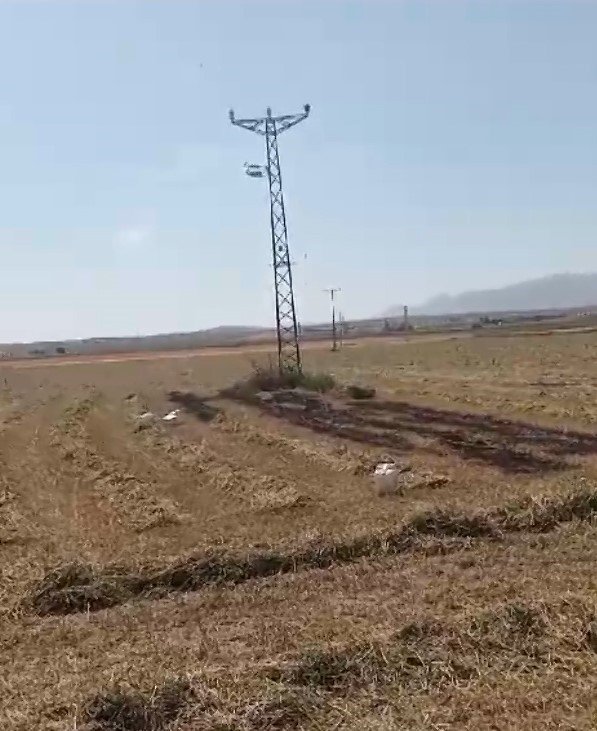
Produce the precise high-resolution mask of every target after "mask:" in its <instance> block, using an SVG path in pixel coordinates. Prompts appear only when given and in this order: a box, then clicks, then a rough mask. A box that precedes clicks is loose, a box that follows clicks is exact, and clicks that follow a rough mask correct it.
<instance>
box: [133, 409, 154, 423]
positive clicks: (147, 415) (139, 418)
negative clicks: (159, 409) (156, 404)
mask: <svg viewBox="0 0 597 731" xmlns="http://www.w3.org/2000/svg"><path fill="white" fill-rule="evenodd" d="M135 418H136V420H137V421H140V422H145V421H151V420H152V419H155V414H153V413H152V412H151V411H146V412H145V413H143V414H139V416H136V417H135Z"/></svg>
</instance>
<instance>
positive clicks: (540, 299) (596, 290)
mask: <svg viewBox="0 0 597 731" xmlns="http://www.w3.org/2000/svg"><path fill="white" fill-rule="evenodd" d="M591 306H597V274H554V275H553V276H549V277H541V278H540V279H530V280H527V281H525V282H519V283H518V284H511V285H509V286H507V287H501V288H500V289H482V290H473V291H470V292H462V293H461V294H456V295H449V294H440V295H438V296H437V297H433V298H431V299H430V300H427V302H424V303H423V304H421V305H419V306H417V307H412V308H411V312H412V314H413V315H448V314H454V315H457V314H464V313H467V312H507V311H509V310H515V311H525V310H551V309H554V310H558V309H567V308H569V307H570V308H571V307H591ZM385 314H386V316H387V317H392V316H398V315H401V314H402V307H398V306H395V307H392V308H390V309H389V310H388V311H387V312H386V313H385Z"/></svg>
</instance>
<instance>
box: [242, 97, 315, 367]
mask: <svg viewBox="0 0 597 731" xmlns="http://www.w3.org/2000/svg"><path fill="white" fill-rule="evenodd" d="M310 111H311V107H310V106H309V105H308V104H305V106H304V109H303V111H302V112H300V113H298V114H284V115H282V116H279V117H273V116H272V110H271V109H270V108H268V109H267V114H266V116H265V117H258V118H256V119H236V117H235V116H234V112H233V111H232V110H231V111H230V121H231V122H232V124H234V125H236V126H237V127H243V128H244V129H247V130H249V131H250V132H255V133H256V134H258V135H262V136H263V137H265V149H266V155H267V178H268V182H269V197H270V225H271V236H272V259H273V267H274V288H275V294H276V330H277V335H278V365H279V368H280V373H283V372H288V371H290V372H296V373H300V372H301V369H302V365H301V351H300V346H299V333H298V325H297V319H296V308H295V303H294V290H293V286H292V265H291V262H290V250H289V247H288V230H287V227H286V212H285V210H284V195H283V193H282V172H281V169H280V153H279V150H278V137H279V135H280V134H282V132H285V131H286V130H287V129H290V127H294V125H296V124H298V123H299V122H302V121H303V120H304V119H306V118H307V117H308V116H309V112H310Z"/></svg>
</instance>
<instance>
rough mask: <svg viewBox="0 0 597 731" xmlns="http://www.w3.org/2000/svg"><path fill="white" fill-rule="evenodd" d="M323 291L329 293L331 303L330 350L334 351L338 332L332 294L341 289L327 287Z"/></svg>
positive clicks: (336, 347) (336, 348) (336, 346)
mask: <svg viewBox="0 0 597 731" xmlns="http://www.w3.org/2000/svg"><path fill="white" fill-rule="evenodd" d="M323 291H324V292H329V293H330V300H331V303H332V350H333V351H334V352H335V351H336V350H338V334H337V331H336V304H335V302H334V295H335V294H336V292H341V291H342V290H341V289H340V287H330V288H329V289H324V290H323Z"/></svg>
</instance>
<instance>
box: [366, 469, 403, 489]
mask: <svg viewBox="0 0 597 731" xmlns="http://www.w3.org/2000/svg"><path fill="white" fill-rule="evenodd" d="M400 472H401V469H400V467H399V465H397V464H396V463H395V462H380V463H379V464H378V465H377V466H376V468H375V471H374V472H373V487H374V489H375V492H376V493H377V494H378V495H393V494H394V493H396V492H397V491H398V475H399V474H400Z"/></svg>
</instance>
